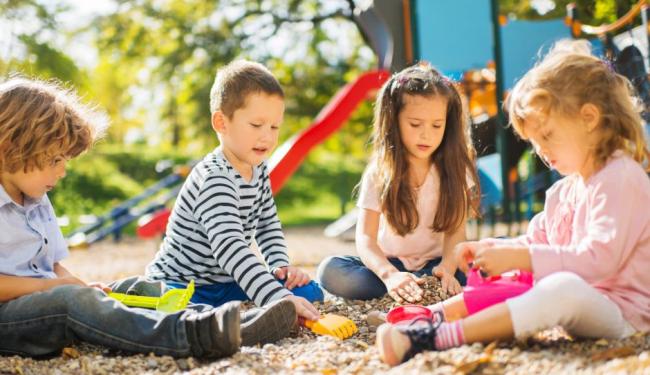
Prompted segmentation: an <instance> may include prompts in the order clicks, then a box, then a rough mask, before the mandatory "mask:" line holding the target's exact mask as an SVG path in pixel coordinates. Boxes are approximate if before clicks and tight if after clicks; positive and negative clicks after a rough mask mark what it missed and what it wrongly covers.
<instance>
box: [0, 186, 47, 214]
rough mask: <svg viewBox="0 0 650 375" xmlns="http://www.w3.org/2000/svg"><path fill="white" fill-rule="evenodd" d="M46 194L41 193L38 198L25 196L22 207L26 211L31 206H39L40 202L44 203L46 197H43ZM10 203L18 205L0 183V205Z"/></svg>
mask: <svg viewBox="0 0 650 375" xmlns="http://www.w3.org/2000/svg"><path fill="white" fill-rule="evenodd" d="M45 197H46V195H43V196H42V197H40V198H38V199H33V198H29V197H25V204H24V205H23V207H24V209H25V210H26V211H27V210H29V209H31V208H32V207H36V206H39V205H41V204H46V200H47V198H45ZM10 203H13V204H15V205H16V206H19V205H18V203H16V202H14V200H13V199H11V197H10V196H9V194H8V193H7V191H6V190H5V187H4V186H2V185H0V207H4V206H6V205H8V204H10Z"/></svg>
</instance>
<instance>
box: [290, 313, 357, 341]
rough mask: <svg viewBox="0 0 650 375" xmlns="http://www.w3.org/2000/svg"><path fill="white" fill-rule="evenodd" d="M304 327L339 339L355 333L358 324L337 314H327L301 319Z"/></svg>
mask: <svg viewBox="0 0 650 375" xmlns="http://www.w3.org/2000/svg"><path fill="white" fill-rule="evenodd" d="M300 321H301V323H302V325H303V326H304V327H307V328H309V329H311V331H312V332H314V333H316V334H318V335H329V336H334V337H336V338H338V339H341V340H343V339H347V338H348V337H350V336H352V335H354V334H355V333H356V332H357V331H358V329H357V325H356V324H354V322H353V321H352V320H350V319H348V318H345V317H342V316H340V315H335V314H325V315H323V316H321V318H320V319H318V320H302V319H301V320H300Z"/></svg>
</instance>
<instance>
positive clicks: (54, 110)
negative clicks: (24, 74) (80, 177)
mask: <svg viewBox="0 0 650 375" xmlns="http://www.w3.org/2000/svg"><path fill="white" fill-rule="evenodd" d="M107 124H108V122H107V120H106V116H104V115H103V114H101V113H100V112H97V111H95V110H94V109H92V108H90V107H88V106H85V105H83V104H81V103H80V102H79V99H78V97H77V95H75V94H74V93H73V92H72V91H70V90H66V89H64V88H62V87H61V85H59V84H57V83H54V82H43V81H38V80H32V79H25V78H12V79H10V80H8V81H6V82H4V83H0V171H2V172H8V173H15V172H17V171H18V170H20V169H22V170H24V171H25V172H27V171H30V170H32V169H34V168H38V169H43V168H44V167H45V165H46V164H45V163H47V162H48V161H49V160H50V159H52V158H54V157H56V156H59V155H63V156H66V157H75V156H78V155H79V154H81V153H82V152H84V151H85V150H87V149H89V148H90V147H91V146H92V143H93V142H94V140H95V139H97V138H99V137H101V136H102V135H103V132H104V130H105V128H106V125H107Z"/></svg>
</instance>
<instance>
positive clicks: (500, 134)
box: [490, 0, 512, 234]
mask: <svg viewBox="0 0 650 375" xmlns="http://www.w3.org/2000/svg"><path fill="white" fill-rule="evenodd" d="M490 3H491V13H492V39H493V43H494V65H495V74H496V91H497V92H496V95H497V98H496V100H497V131H496V133H497V139H496V141H497V142H496V148H497V152H498V153H499V154H500V155H501V182H502V184H503V203H502V204H503V215H504V220H505V222H506V223H507V224H508V234H510V227H511V222H510V221H511V213H512V212H511V208H510V203H511V197H510V186H509V181H508V174H509V171H508V168H509V166H510V150H508V134H507V133H506V132H507V131H508V130H507V129H506V127H505V126H506V116H505V114H504V113H503V108H502V104H503V94H504V89H503V55H502V52H501V24H500V22H499V3H498V1H497V0H490Z"/></svg>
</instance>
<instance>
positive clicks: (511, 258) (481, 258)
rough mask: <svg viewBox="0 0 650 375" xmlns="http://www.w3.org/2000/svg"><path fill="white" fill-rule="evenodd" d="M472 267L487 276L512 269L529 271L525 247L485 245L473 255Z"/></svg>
mask: <svg viewBox="0 0 650 375" xmlns="http://www.w3.org/2000/svg"><path fill="white" fill-rule="evenodd" d="M474 266H476V267H479V268H480V269H481V271H483V272H485V273H486V274H487V275H488V276H494V275H500V274H502V273H504V272H508V271H512V270H514V269H521V270H525V271H531V269H532V266H531V259H530V253H529V252H528V248H527V247H512V246H499V245H487V246H484V247H482V248H481V249H479V250H478V251H476V253H475V254H474Z"/></svg>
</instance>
